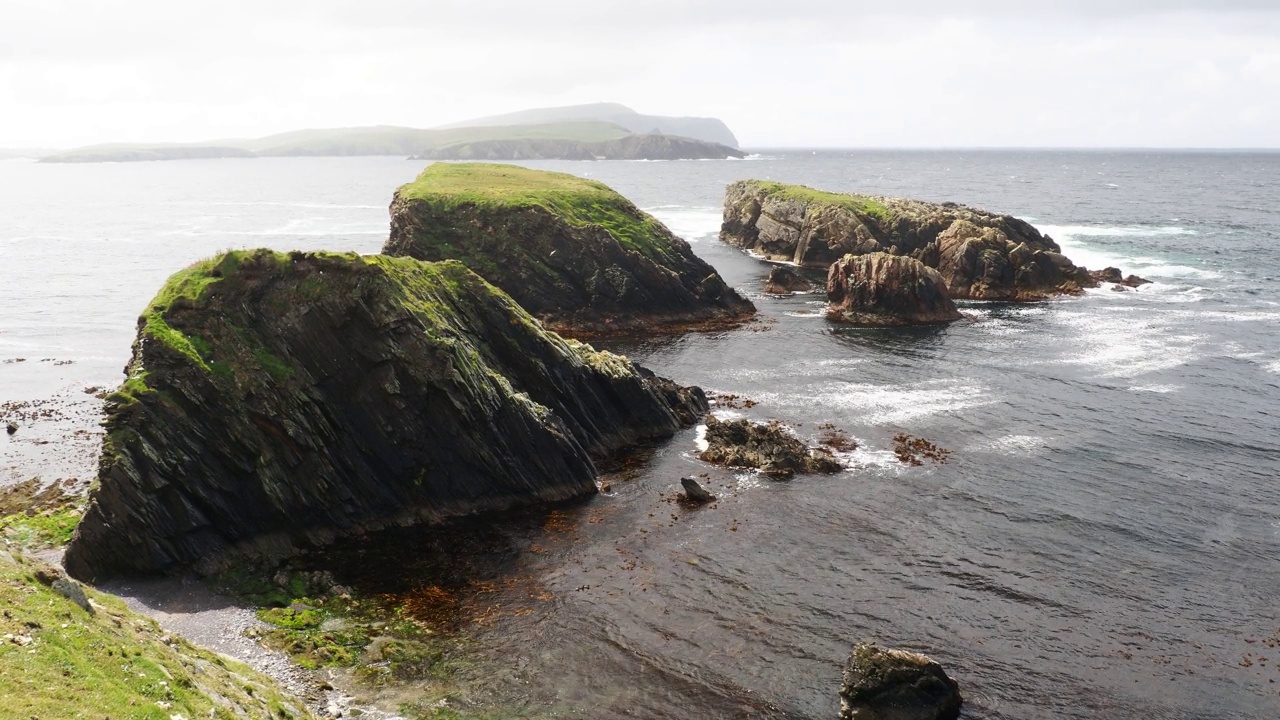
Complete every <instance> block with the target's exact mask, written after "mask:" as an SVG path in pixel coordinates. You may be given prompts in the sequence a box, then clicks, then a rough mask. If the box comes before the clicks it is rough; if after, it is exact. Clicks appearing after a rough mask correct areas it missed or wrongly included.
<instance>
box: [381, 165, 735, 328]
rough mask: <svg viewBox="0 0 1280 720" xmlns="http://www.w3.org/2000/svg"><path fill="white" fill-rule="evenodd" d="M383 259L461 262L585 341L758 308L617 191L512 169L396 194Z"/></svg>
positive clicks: (730, 319) (443, 172)
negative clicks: (607, 335) (599, 336)
mask: <svg viewBox="0 0 1280 720" xmlns="http://www.w3.org/2000/svg"><path fill="white" fill-rule="evenodd" d="M384 252H385V253H386V254H388V255H397V256H409V257H414V258H418V259H420V260H460V261H462V262H463V263H465V264H466V265H467V266H468V267H470V268H471V269H472V270H475V271H476V272H477V273H479V274H480V275H482V276H483V277H484V278H485V279H486V280H488V281H489V282H491V283H493V284H494V285H497V286H498V287H500V288H502V289H503V290H505V291H506V292H507V293H509V294H510V295H511V297H513V298H515V300H516V301H517V302H518V303H520V305H521V306H522V307H524V308H525V309H526V310H528V311H529V312H530V313H532V314H533V315H535V316H536V317H538V318H540V319H542V320H543V321H544V322H546V323H547V324H548V325H549V326H550V327H551V328H552V329H554V330H556V331H557V332H563V333H565V334H569V335H574V336H578V337H582V336H591V335H600V334H614V333H634V332H649V331H655V330H657V331H662V330H671V331H674V330H679V329H687V328H693V327H698V326H708V327H710V326H717V325H724V324H732V323H736V322H741V321H743V320H746V319H747V318H749V317H751V316H752V315H753V314H754V313H755V307H754V306H753V305H752V304H751V303H750V302H749V301H748V300H746V299H744V298H742V297H741V296H739V295H738V293H737V292H735V291H734V290H733V288H731V287H729V286H728V285H726V284H725V282H724V280H722V279H721V278H720V275H719V274H718V273H716V271H715V269H714V268H712V267H711V266H710V265H708V264H707V263H705V262H703V261H702V260H701V259H699V258H698V257H697V256H696V255H694V253H693V250H692V249H690V247H689V244H688V243H687V242H685V241H684V240H681V239H680V238H678V237H676V236H675V235H674V234H672V233H671V231H670V230H668V229H667V228H666V227H665V226H663V225H662V223H660V222H658V221H657V220H655V219H654V218H653V217H651V216H649V215H647V214H645V213H644V212H641V211H640V210H639V209H637V208H636V206H635V205H633V204H631V202H630V201H628V200H627V199H626V198H624V197H622V196H621V195H619V194H618V193H616V192H614V191H613V190H611V189H609V187H608V186H606V185H604V184H602V183H598V182H595V181H592V180H585V179H583V178H579V177H575V176H573V175H567V174H563V173H552V172H542V171H538V170H529V169H526V168H522V167H517V166H512V165H488V164H445V163H437V164H435V165H431V166H429V167H428V168H427V169H426V170H425V171H423V173H422V174H421V175H420V176H419V177H418V179H417V181H415V182H413V183H410V184H408V185H405V186H403V187H401V188H400V189H399V190H397V191H396V195H395V200H394V201H393V202H392V204H391V237H390V239H389V240H388V241H387V244H386V246H385V248H384Z"/></svg>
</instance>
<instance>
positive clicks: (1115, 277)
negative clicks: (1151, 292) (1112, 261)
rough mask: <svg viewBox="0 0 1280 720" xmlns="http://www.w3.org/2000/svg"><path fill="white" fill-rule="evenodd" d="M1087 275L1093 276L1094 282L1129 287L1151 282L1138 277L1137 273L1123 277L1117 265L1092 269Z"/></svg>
mask: <svg viewBox="0 0 1280 720" xmlns="http://www.w3.org/2000/svg"><path fill="white" fill-rule="evenodd" d="M1089 277H1091V278H1093V281H1094V282H1098V283H1104V282H1106V283H1114V284H1116V285H1123V286H1125V287H1131V288H1136V287H1138V286H1139V285H1149V284H1150V283H1151V281H1150V280H1147V279H1146V278H1140V277H1138V276H1137V275H1130V276H1128V277H1125V275H1124V273H1122V272H1120V268H1117V267H1105V268H1103V269H1101V270H1094V271H1092V272H1090V273H1089Z"/></svg>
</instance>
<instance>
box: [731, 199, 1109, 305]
mask: <svg viewBox="0 0 1280 720" xmlns="http://www.w3.org/2000/svg"><path fill="white" fill-rule="evenodd" d="M720 237H721V239H722V240H724V241H725V242H728V243H730V244H732V245H736V246H738V247H741V248H744V249H746V250H748V251H751V252H753V253H756V254H759V255H761V256H763V257H765V258H767V259H770V260H781V261H787V262H795V263H798V264H801V265H805V266H809V267H821V268H827V267H829V266H830V265H831V264H832V263H834V262H835V261H837V260H839V259H840V258H841V257H843V256H845V255H847V254H852V255H866V254H870V253H876V252H883V253H888V254H890V255H902V256H907V257H910V258H913V259H915V260H918V261H919V262H921V263H923V264H924V265H925V266H927V267H929V268H932V269H934V270H937V271H938V273H939V274H940V275H941V278H942V281H943V284H944V286H945V289H946V292H947V295H948V296H949V297H950V298H952V299H954V300H961V299H969V300H1040V299H1044V298H1047V297H1051V296H1054V295H1060V294H1073V293H1078V292H1080V291H1081V290H1082V289H1083V288H1085V287H1094V286H1096V284H1097V283H1096V281H1094V280H1093V279H1092V278H1090V277H1089V274H1088V272H1087V271H1086V270H1085V269H1084V268H1081V267H1077V266H1076V265H1075V264H1074V263H1072V262H1071V260H1070V259H1068V258H1067V257H1066V256H1064V255H1063V254H1062V249H1061V248H1060V247H1059V246H1058V244H1057V243H1055V242H1054V241H1053V239H1052V238H1050V237H1048V236H1045V235H1042V234H1041V233H1040V231H1038V230H1036V229H1035V228H1034V227H1032V226H1031V225H1030V224H1029V223H1027V222H1025V221H1023V220H1020V219H1018V218H1015V217H1012V216H1009V215H997V214H994V213H989V212H986V211H984V210H978V209H975V208H971V207H966V206H963V205H958V204H956V203H928V202H922V201H919V200H909V199H904V198H890V197H871V196H862V195H850V194H843V193H833V192H825V191H822V190H815V189H813V188H809V187H805V186H801V185H786V184H783V183H778V182H771V181H759V180H744V181H740V182H736V183H733V184H731V185H730V186H729V187H728V188H727V189H726V191H725V201H724V222H723V224H722V226H721V231H720Z"/></svg>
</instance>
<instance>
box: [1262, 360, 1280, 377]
mask: <svg viewBox="0 0 1280 720" xmlns="http://www.w3.org/2000/svg"><path fill="white" fill-rule="evenodd" d="M1262 367H1263V369H1264V370H1266V371H1267V372H1269V373H1272V374H1273V375H1280V360H1276V361H1275V362H1272V363H1268V364H1266V365H1263V366H1262Z"/></svg>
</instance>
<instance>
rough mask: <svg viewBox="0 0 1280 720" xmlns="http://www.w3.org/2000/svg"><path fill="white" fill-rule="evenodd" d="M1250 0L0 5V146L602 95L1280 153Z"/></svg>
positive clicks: (917, 137)
mask: <svg viewBox="0 0 1280 720" xmlns="http://www.w3.org/2000/svg"><path fill="white" fill-rule="evenodd" d="M1272 6H1273V3H1272V2H1270V1H1263V0H1226V1H1223V2H1213V3H1210V2H1192V1H1191V0H1183V1H1182V2H1177V1H1173V2H1154V1H1143V0H1138V1H1136V2H1125V3H1116V2H1100V1H1095V0H1074V1H1072V0H1063V1H1060V2H1047V3H1034V4H1032V3H1025V2H1012V1H1008V0H968V1H966V0H954V1H952V2H928V1H924V0H917V1H915V2H911V1H907V2H899V3H896V4H894V5H892V7H891V11H890V9H889V8H890V6H888V5H886V4H885V3H882V2H866V1H863V0H855V1H853V2H846V3H831V2H829V1H828V0H821V1H818V0H791V1H790V2H787V3H778V2H776V0H771V1H769V2H765V1H763V0H738V1H737V2H732V3H730V2H722V1H720V0H711V1H709V2H690V1H689V0H653V1H652V2H647V3H643V4H639V3H634V2H618V1H616V0H597V1H595V2H585V1H581V0H544V2H541V3H528V2H507V3H502V2H475V1H472V2H438V1H437V2H431V3H422V2H407V1H404V0H366V2H364V3H360V4H358V5H357V4H354V3H350V2H338V1H337V0H312V1H310V2H305V3H303V2H297V1H296V0H286V1H283V2H271V3H262V2H249V1H248V0H224V1H223V2H221V3H218V4H201V3H186V4H183V3H173V2H159V1H157V0H131V2H129V3H106V2H91V1H89V0H80V1H78V2H75V1H73V0H47V1H46V2H33V1H32V0H7V2H6V8H5V10H4V16H5V17H4V22H3V23H0V106H2V107H4V108H6V110H5V112H4V113H3V114H0V146H14V145H58V146H69V145H76V144H84V143H89V142H102V141H111V140H124V141H127V140H133V141H166V140H197V139H207V138H215V137H231V136H253V135H263V134H268V133H271V132H277V131H283V130H290V129H296V128H299V127H321V126H330V127H331V126H342V125H359V124H402V125H414V126H429V125H434V124H439V123H444V122H450V121H455V120H460V119H464V118H466V117H471V116H477V115H483V114H489V113H495V112H503V111H509V110H516V109H521V108H523V107H533V106H545V105H554V104H566V103H576V102H593V101H601V100H609V101H617V102H623V103H625V104H628V105H631V106H633V107H636V108H637V109H639V110H642V111H645V112H654V113H667V114H701V115H716V116H720V117H722V118H723V119H725V120H726V122H728V123H729V124H730V126H731V127H733V129H734V130H735V131H736V132H737V134H738V135H739V137H740V138H741V139H742V140H743V142H744V143H746V144H747V145H748V146H751V145H754V146H779V145H807V146H863V145H876V146H882V145H889V146H938V145H964V146H977V145H984V146H985V145H1001V146H1003V145H1024V146H1025V145H1038V146H1045V145H1052V146H1062V145H1111V146H1114V145H1125V146H1131V145H1194V146H1221V145H1236V146H1239V145H1246V146H1273V147H1274V146H1280V108H1277V101H1276V100H1275V99H1274V98H1276V97H1278V96H1280V92H1277V90H1280V88H1278V87H1277V77H1280V72H1277V68H1278V67H1280V12H1277V11H1275V10H1272Z"/></svg>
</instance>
